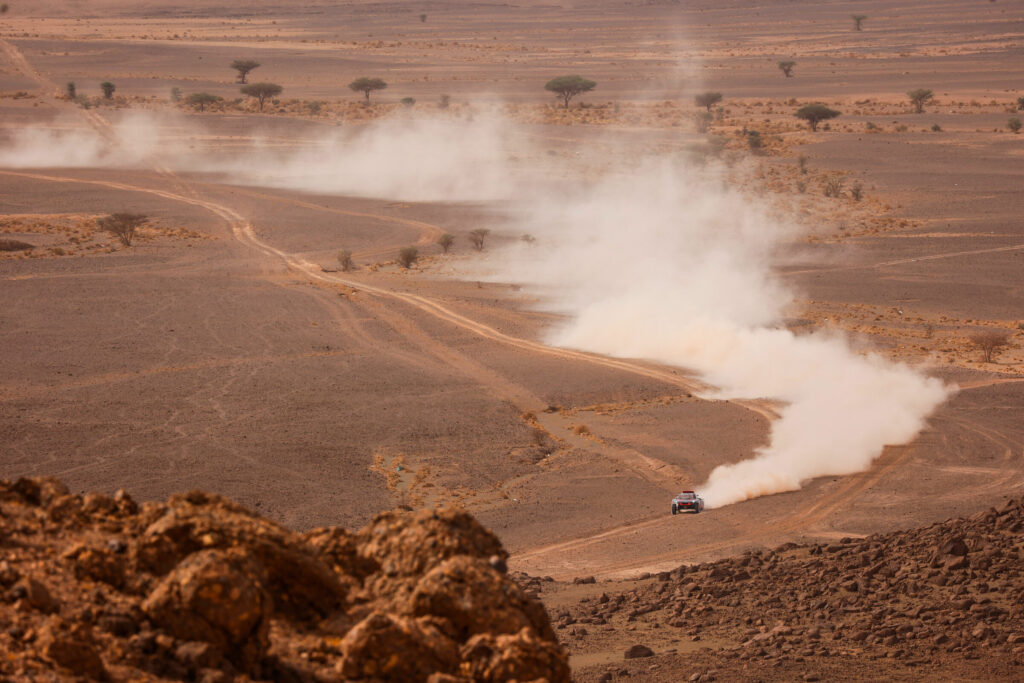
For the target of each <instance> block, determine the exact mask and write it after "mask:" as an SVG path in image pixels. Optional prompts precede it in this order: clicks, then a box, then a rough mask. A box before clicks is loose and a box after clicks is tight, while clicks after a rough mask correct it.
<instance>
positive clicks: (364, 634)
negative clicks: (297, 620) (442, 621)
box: [338, 612, 459, 682]
mask: <svg viewBox="0 0 1024 683" xmlns="http://www.w3.org/2000/svg"><path fill="white" fill-rule="evenodd" d="M341 651H342V654H343V655H344V659H343V660H342V661H341V663H340V664H339V665H338V673H340V674H341V675H342V676H343V677H345V678H346V679H373V680H375V681H396V682H402V681H424V680H426V679H427V678H428V677H429V676H431V675H432V674H435V673H442V674H450V673H453V672H454V671H455V669H456V667H457V666H458V663H459V652H458V646H457V645H456V643H455V642H454V641H452V640H451V639H450V638H448V637H447V636H445V635H444V634H443V633H442V632H441V630H440V629H439V628H438V627H437V625H436V624H435V623H434V622H433V621H432V620H431V619H422V618H421V619H410V618H408V617H396V616H393V615H389V614H383V613H380V612H375V613H373V614H371V615H370V616H368V617H366V618H365V619H363V621H361V622H359V623H358V624H356V626H355V627H354V628H352V630H350V631H349V632H348V634H346V636H345V638H344V640H343V641H342V643H341Z"/></svg>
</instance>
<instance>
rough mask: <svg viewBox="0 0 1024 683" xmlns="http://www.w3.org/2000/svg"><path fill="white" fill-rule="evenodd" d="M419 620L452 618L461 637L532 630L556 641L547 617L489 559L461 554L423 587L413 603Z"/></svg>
mask: <svg viewBox="0 0 1024 683" xmlns="http://www.w3.org/2000/svg"><path fill="white" fill-rule="evenodd" d="M409 610H410V612H411V613H412V614H414V615H416V616H421V615H434V616H438V617H441V618H443V619H446V620H447V621H448V622H449V623H451V624H452V626H453V627H454V628H455V629H456V631H457V632H458V633H459V635H460V637H461V638H467V637H469V636H472V635H475V634H478V633H486V632H490V633H518V632H519V631H520V630H522V629H523V628H526V627H530V628H532V629H533V630H534V631H535V632H537V633H539V634H540V635H541V636H543V637H544V638H547V639H549V640H553V639H554V637H555V636H554V632H553V630H552V629H551V623H550V621H549V620H548V615H547V612H545V611H544V608H543V607H541V605H540V604H539V603H538V602H536V601H534V600H531V599H529V598H527V596H526V595H525V594H524V592H523V591H522V589H521V588H519V586H517V585H516V584H515V583H514V582H513V581H512V580H511V579H509V578H508V577H507V576H505V575H504V574H500V573H498V572H497V571H496V570H495V569H494V568H493V567H492V566H491V565H490V564H489V563H488V562H487V561H486V560H481V559H479V558H475V557H466V556H465V555H461V556H458V557H453V558H450V559H448V560H445V561H444V562H443V563H441V564H440V565H439V566H437V567H435V568H434V569H433V570H431V571H430V572H429V573H428V574H427V575H426V576H424V577H423V578H422V579H421V580H420V581H419V582H418V583H417V584H416V588H415V590H414V591H413V594H412V596H411V598H410V601H409Z"/></svg>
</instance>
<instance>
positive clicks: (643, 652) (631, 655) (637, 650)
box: [623, 645, 654, 659]
mask: <svg viewBox="0 0 1024 683" xmlns="http://www.w3.org/2000/svg"><path fill="white" fill-rule="evenodd" d="M623 656H624V657H625V658H626V659H640V658H642V657H653V656H654V650H652V649H651V648H649V647H647V646H646V645H633V646H631V647H630V648H629V649H628V650H626V654H625V655H623Z"/></svg>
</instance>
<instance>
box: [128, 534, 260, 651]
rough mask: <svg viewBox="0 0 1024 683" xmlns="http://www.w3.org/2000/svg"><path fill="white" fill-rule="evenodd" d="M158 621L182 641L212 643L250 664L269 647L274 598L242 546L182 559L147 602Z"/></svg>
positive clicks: (151, 616)
mask: <svg viewBox="0 0 1024 683" xmlns="http://www.w3.org/2000/svg"><path fill="white" fill-rule="evenodd" d="M142 608H143V609H144V610H145V611H146V613H147V614H148V615H149V617H150V619H152V621H153V623H154V624H156V625H158V626H159V627H160V628H163V629H165V630H166V631H167V632H168V633H170V634H171V635H173V636H175V637H176V638H180V639H182V640H200V641H203V642H206V643H209V644H210V645H212V646H213V647H214V648H216V649H217V650H218V651H220V652H221V653H223V654H224V655H230V657H231V659H232V660H233V661H235V662H236V663H237V664H239V665H240V666H242V667H243V668H245V669H251V668H253V666H254V665H255V664H256V663H257V662H258V661H259V658H260V657H261V656H262V654H263V652H264V651H265V649H266V646H267V632H268V629H269V627H270V612H271V599H270V596H269V595H268V594H267V591H266V588H265V578H264V576H263V573H262V570H261V568H260V567H259V565H258V564H257V563H256V562H255V561H254V560H253V559H252V558H251V557H249V556H248V555H246V554H244V553H241V552H238V551H222V550H205V551H202V552H199V553H195V554H193V555H190V556H189V557H187V558H185V559H184V560H182V562H181V564H179V565H178V566H177V567H176V568H175V569H174V571H173V572H171V573H170V574H168V575H167V577H165V578H164V580H163V581H162V582H161V583H160V584H159V585H158V586H157V587H156V589H154V591H153V593H152V594H151V595H150V596H149V597H148V598H147V599H146V601H145V602H144V603H143V604H142Z"/></svg>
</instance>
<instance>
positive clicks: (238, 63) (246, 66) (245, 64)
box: [231, 59, 260, 85]
mask: <svg viewBox="0 0 1024 683" xmlns="http://www.w3.org/2000/svg"><path fill="white" fill-rule="evenodd" d="M259 65H260V63H259V62H257V61H256V60H255V59H236V60H235V61H233V62H231V68H232V69H234V70H235V71H237V72H238V79H237V80H236V81H235V82H236V83H241V84H242V85H245V83H246V80H245V79H246V77H247V76H248V75H249V72H250V71H252V70H253V69H255V68H257V67H258V66H259Z"/></svg>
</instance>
